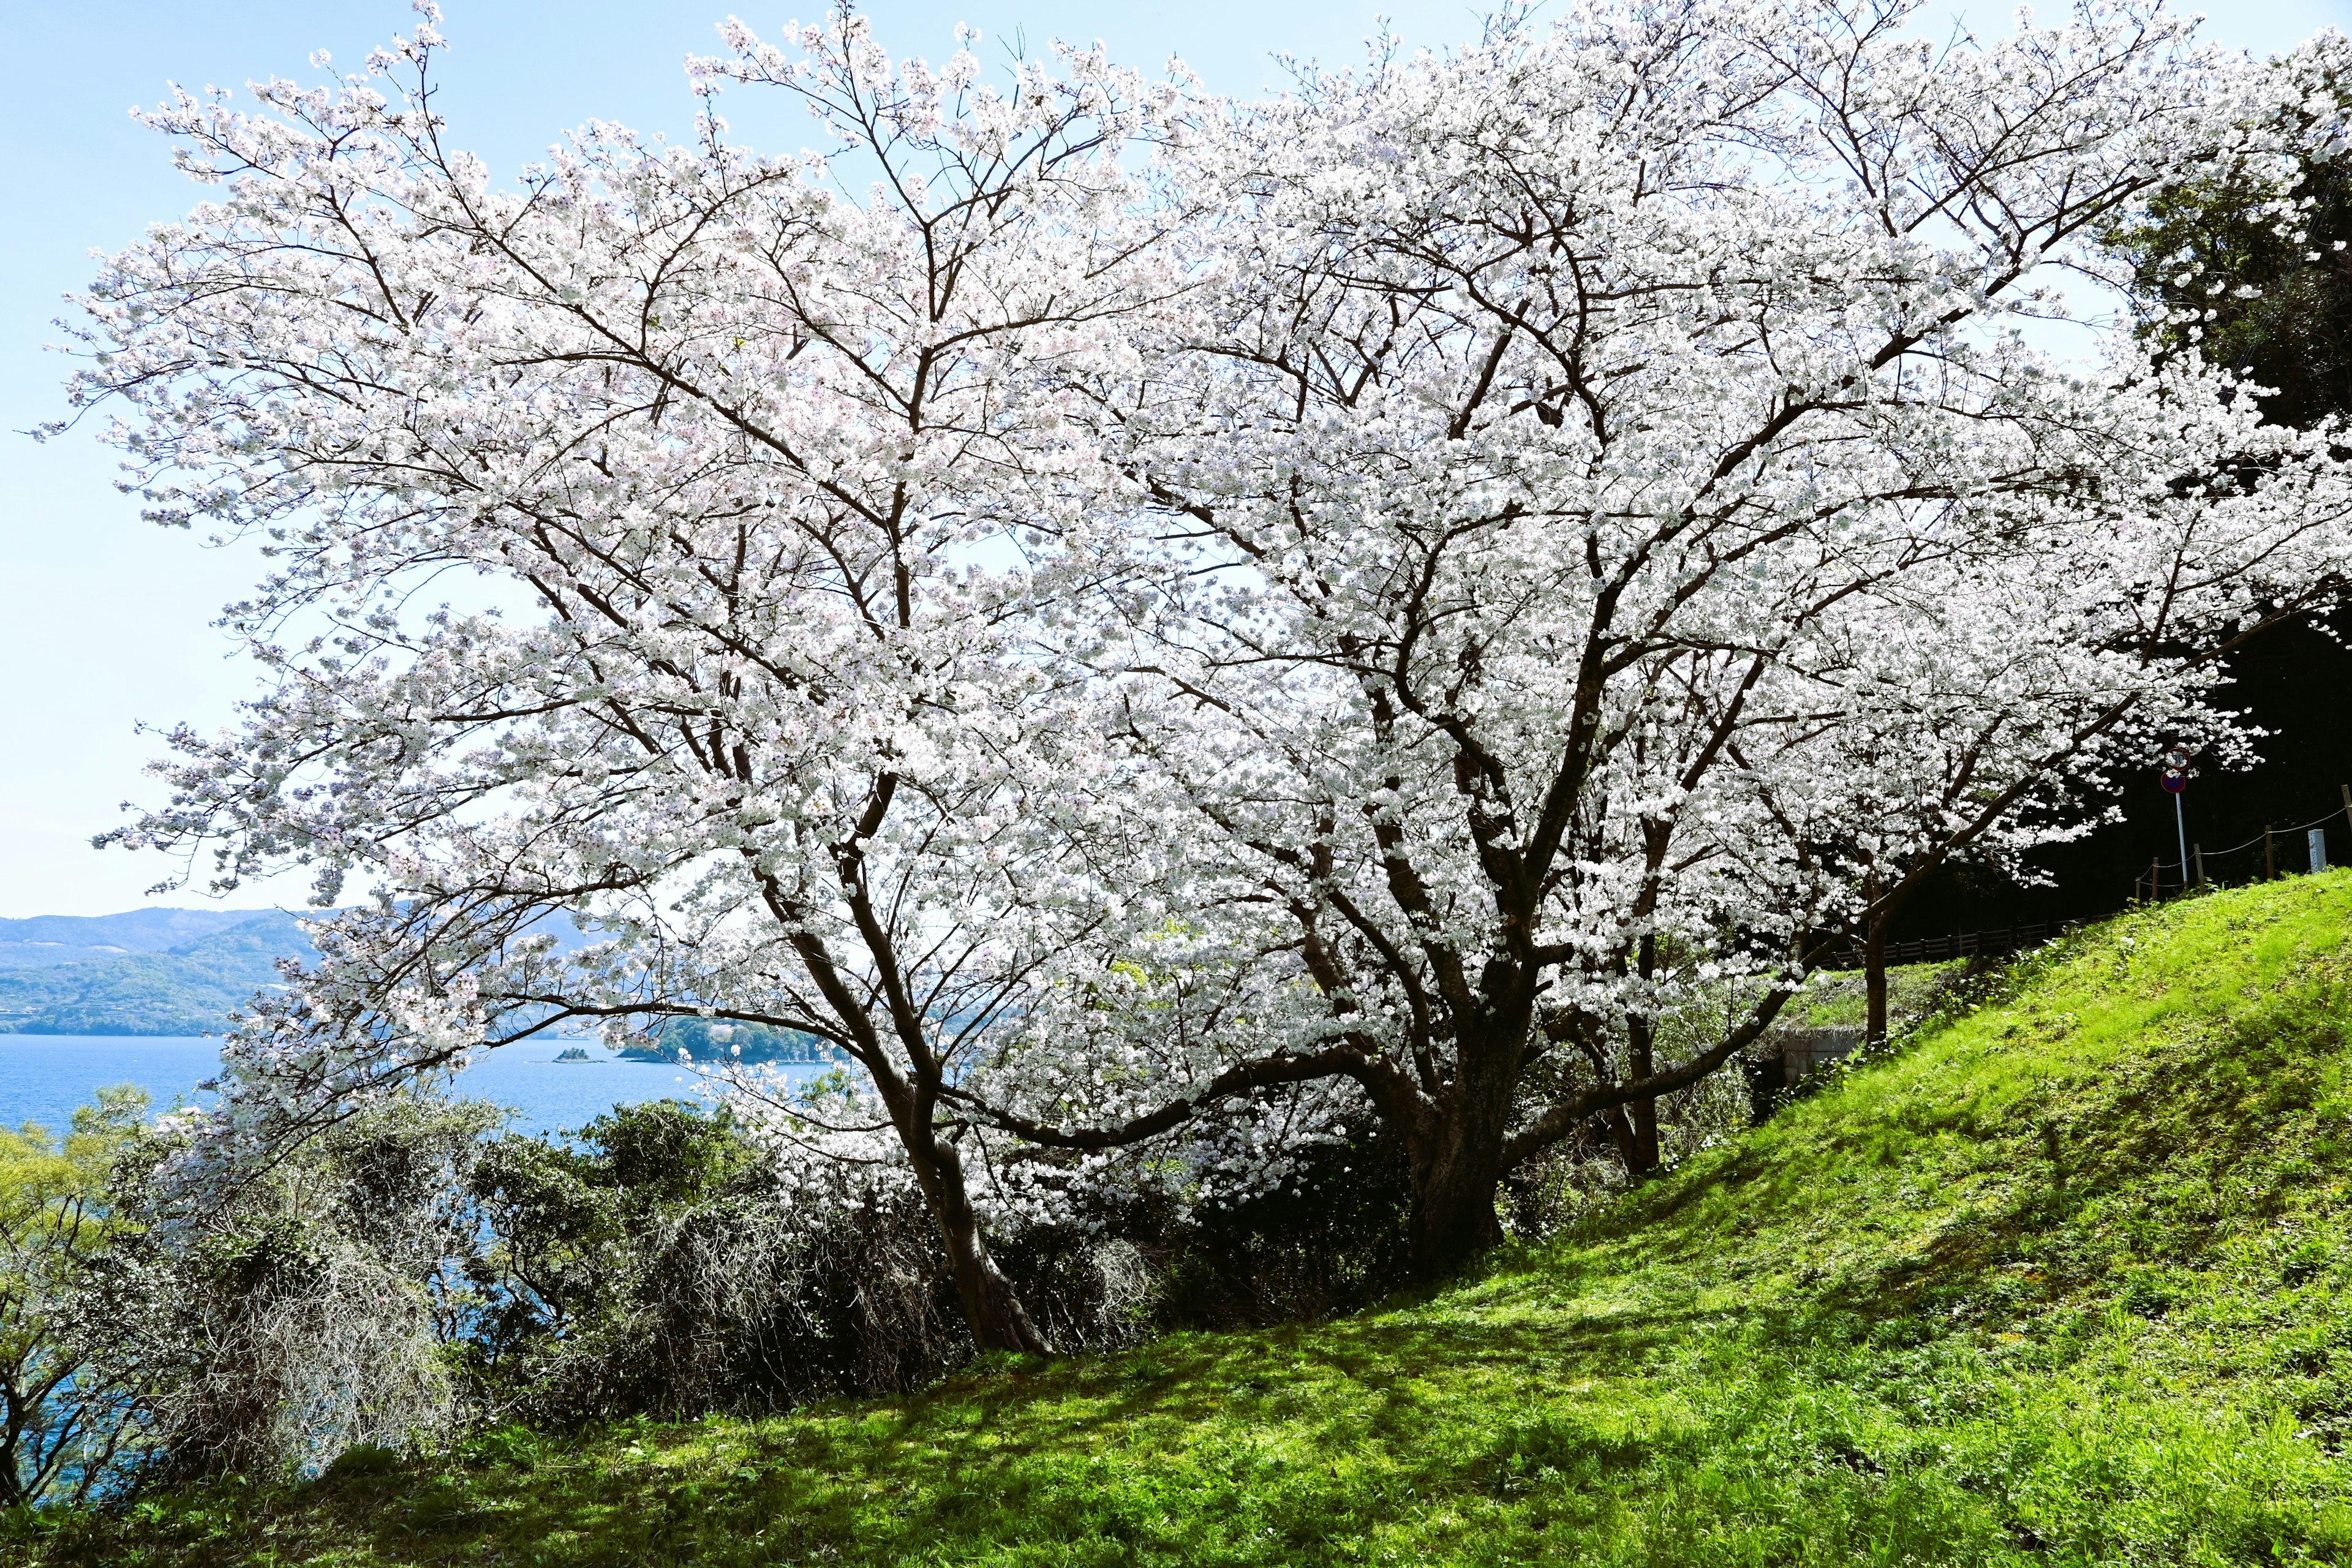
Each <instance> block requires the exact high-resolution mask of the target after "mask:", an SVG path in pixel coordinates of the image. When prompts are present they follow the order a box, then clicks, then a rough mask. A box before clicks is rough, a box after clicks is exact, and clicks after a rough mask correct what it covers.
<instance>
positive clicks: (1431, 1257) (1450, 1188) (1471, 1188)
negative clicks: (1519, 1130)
mask: <svg viewBox="0 0 2352 1568" xmlns="http://www.w3.org/2000/svg"><path fill="white" fill-rule="evenodd" d="M1449 1142H1451V1143H1452V1144H1453V1147H1452V1148H1451V1149H1450V1150H1448V1151H1446V1152H1444V1154H1442V1155H1441V1156H1440V1157H1439V1158H1437V1159H1436V1160H1434V1161H1433V1162H1432V1163H1430V1164H1429V1165H1427V1166H1426V1167H1425V1168H1424V1167H1423V1166H1422V1165H1421V1163H1420V1162H1418V1161H1416V1162H1415V1163H1414V1164H1415V1169H1414V1171H1413V1184H1412V1186H1413V1191H1412V1237H1411V1240H1412V1277H1413V1279H1414V1280H1415V1281H1416V1282H1418V1283H1422V1284H1433V1283H1435V1282H1436V1281H1438V1280H1441V1279H1445V1278H1446V1277H1448V1276H1449V1275H1452V1274H1454V1273H1455V1272H1456V1271H1458V1270H1459V1269H1461V1268H1463V1266H1464V1265H1465V1264H1468V1263H1471V1262H1473V1261H1475V1259H1477V1258H1481V1257H1483V1256H1484V1255H1486V1253H1488V1252H1491V1251H1492V1250H1494V1248H1496V1247H1498V1246H1500V1245H1501V1244H1502V1240H1503V1226H1502V1221H1501V1220H1500V1219H1499V1218H1497V1217H1496V1212H1495V1197H1496V1187H1497V1185H1498V1184H1499V1183H1500V1182H1501V1180H1502V1169H1501V1167H1502V1159H1501V1153H1502V1141H1501V1140H1500V1139H1499V1138H1498V1139H1496V1140H1495V1141H1494V1143H1493V1144H1492V1146H1490V1147H1489V1148H1486V1149H1483V1150H1481V1149H1473V1148H1468V1147H1465V1146H1464V1145H1463V1143H1462V1142H1461V1141H1459V1140H1449Z"/></svg>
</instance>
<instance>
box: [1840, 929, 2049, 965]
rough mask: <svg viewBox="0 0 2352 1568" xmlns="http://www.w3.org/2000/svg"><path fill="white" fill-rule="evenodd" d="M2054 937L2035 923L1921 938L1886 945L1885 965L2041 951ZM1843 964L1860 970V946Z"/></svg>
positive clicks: (1938, 961)
mask: <svg viewBox="0 0 2352 1568" xmlns="http://www.w3.org/2000/svg"><path fill="white" fill-rule="evenodd" d="M2054 934H2055V933H2054V932H2053V931H2052V930H2051V928H2050V927H2049V926H2048V925H2047V924H2045V923H2042V922H2040V921H2037V922H2035V923H2034V924H2032V925H2022V926H2000V927H1996V928H1995V929H1993V930H1990V931H1959V932H1956V933H1955V934H1953V935H1951V936H1931V937H1923V938H1921V939H1920V940H1919V941H1917V942H1888V943H1887V944H1886V962H1887V964H1888V966H1889V967H1892V966H1894V965H1895V964H1898V963H1943V962H1944V961H1946V960H1947V959H1953V958H1976V957H1979V956H1981V955H1983V954H1985V953H1989V952H2024V951H2025V950H2026V949H2027V948H2029V947H2040V946H2041V945H2042V943H2043V942H2048V941H2049V940H2050V939H2051V937H2052V936H2053V935H2054ZM1844 963H1845V967H1846V968H1848V969H1860V968H1861V967H1862V949H1861V947H1860V946H1859V945H1856V946H1854V947H1851V948H1848V949H1847V950H1846V953H1845V960H1844Z"/></svg>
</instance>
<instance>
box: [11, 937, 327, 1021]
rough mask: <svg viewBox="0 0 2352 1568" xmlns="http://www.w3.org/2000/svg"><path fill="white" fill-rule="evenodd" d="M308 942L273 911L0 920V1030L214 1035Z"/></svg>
mask: <svg viewBox="0 0 2352 1568" xmlns="http://www.w3.org/2000/svg"><path fill="white" fill-rule="evenodd" d="M309 952H310V942H309V940H308V939H307V938H306V937H305V936H304V935H303V932H302V927H301V925H300V923H299V921H297V920H296V919H295V917H294V916H292V915H289V914H287V913H285V912H284V911H282V910H258V911H257V910H131V911H129V912H128V913H124V914H119V915H94V916H79V915H37V916H34V917H33V918H31V919H28V920H9V921H0V1033H8V1034H28V1035H201V1034H216V1033H218V1032H219V1031H220V1029H221V1027H222V1026H223V1022H224V1020H225V1019H226V1016H227V1014H228V1012H229V1011H230V1009H232V1008H234V1007H237V1006H240V1005H243V1004H244V1003H245V1002H247V1000H248V999H250V998H251V997H252V995H253V994H254V993H255V992H256V991H257V990H260V989H262V988H263V987H265V986H268V985H272V984H277V983H278V971H277V961H278V959H280V958H287V957H301V956H304V955H307V954H308V953H309Z"/></svg>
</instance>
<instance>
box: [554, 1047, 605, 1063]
mask: <svg viewBox="0 0 2352 1568" xmlns="http://www.w3.org/2000/svg"><path fill="white" fill-rule="evenodd" d="M555 1059H556V1060H557V1061H560V1062H593V1061H594V1060H596V1059H597V1058H594V1057H592V1056H590V1055H589V1054H588V1053H587V1052H586V1051H585V1050H583V1049H582V1048H581V1047H578V1046H573V1047H571V1048H570V1049H568V1050H565V1051H563V1052H562V1053H560V1054H559V1055H558V1056H557V1057H556V1058H555Z"/></svg>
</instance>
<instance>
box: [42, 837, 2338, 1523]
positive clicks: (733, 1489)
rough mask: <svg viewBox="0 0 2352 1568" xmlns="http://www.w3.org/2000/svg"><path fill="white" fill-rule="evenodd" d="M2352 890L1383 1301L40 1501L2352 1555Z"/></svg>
mask: <svg viewBox="0 0 2352 1568" xmlns="http://www.w3.org/2000/svg"><path fill="white" fill-rule="evenodd" d="M2347 917H2352V874H2346V873H2334V874H2329V875H2327V876H2324V877H2318V878H2311V879H2298V880H2296V881H2294V882H2292V883H2286V884H2278V885H2273V886H2271V887H2267V888H2261V889H2244V890H2241V891H2237V892H2231V893H2226V894H2220V895H2217V896H2214V897H2211V898H2209V899H2204V900H2196V901H2192V902H2188V903H2183V904H2179V905H2175V906H2172V907H2170V908H2168V909H2164V910H2156V911H2150V912H2147V913H2144V914H2140V915H2136V916H2132V917H2129V918H2126V919H2125V920H2122V921H2116V922H2114V923H2112V924H2110V925H2108V926H2105V927H2103V928H2100V929H2099V930H2097V931H2093V932H2091V933H2088V934H2087V935H2085V936H2084V937H2081V938H2078V939H2075V940H2074V941H2072V942H2068V943H2065V944H2062V945H2061V946H2060V947H2058V948H2056V949H2053V950H2049V951H2046V952H2043V953H2042V954H2041V955H2038V956H2036V957H2035V958H2033V959H2032V960H2030V961H2028V962H2027V963H2025V964H2024V965H2022V966H2021V969H2020V971H2019V972H2018V973H2017V974H2016V977H2015V979H2014V981H2013V983H2012V984H2011V987H2010V990H2009V993H2008V994H2006V996H2005V997H2004V998H2003V999H2000V1000H1999V1001H1997V1002H1995V1003H1994V1004H1992V1005H1987V1006H1986V1007H1984V1008H1982V1009H1981V1010H1979V1012H1977V1013H1976V1014H1974V1015H1972V1016H1969V1017H1967V1018H1965V1019H1963V1020H1961V1021H1960V1022H1958V1023H1957V1024H1954V1025H1951V1026H1947V1027H1944V1028H1942V1029H1940V1030H1937V1031H1935V1032H1933V1033H1931V1034H1930V1035H1928V1036H1927V1037H1925V1038H1924V1039H1922V1040H1920V1041H1919V1042H1918V1043H1916V1045H1914V1046H1913V1047H1910V1048H1909V1049H1908V1050H1907V1051H1906V1052H1904V1053H1903V1054H1902V1055H1900V1056H1898V1057H1897V1058H1895V1059H1892V1060H1889V1061H1885V1062H1881V1063H1878V1064H1876V1065H1874V1066H1870V1067H1867V1068H1862V1069H1860V1070H1857V1071H1853V1072H1851V1073H1845V1074H1842V1075H1841V1076H1840V1079H1838V1081H1836V1082H1835V1083H1833V1084H1832V1085H1831V1086H1830V1087H1829V1088H1827V1089H1825V1090H1823V1091H1822V1092H1821V1093H1818V1094H1816V1095H1813V1096H1811V1097H1810V1098H1808V1099H1806V1100H1802V1101H1801V1102H1800V1103H1798V1104H1796V1105H1794V1106H1791V1107H1790V1108H1789V1109H1788V1110H1786V1111H1784V1112H1783V1113H1782V1114H1781V1115H1780V1116H1779V1117H1778V1118H1776V1119H1775V1120H1774V1121H1772V1122H1771V1123H1770V1124H1769V1125H1768V1126H1766V1127H1764V1128H1762V1129H1759V1130H1758V1131H1756V1132H1754V1133H1752V1134H1750V1135H1748V1136H1747V1137H1745V1138H1743V1139H1741V1140H1738V1141H1737V1142H1733V1143H1731V1144H1729V1145H1727V1146H1724V1147H1721V1148H1718V1149H1716V1150H1713V1151H1710V1152H1707V1153H1706V1154H1704V1155H1701V1156H1699V1157H1697V1158H1696V1159H1694V1160H1693V1161H1691V1162H1690V1163H1687V1164H1686V1165H1685V1166H1684V1167H1683V1168H1681V1169H1679V1170H1677V1171H1675V1172H1674V1173H1670V1174H1669V1175H1667V1176H1665V1177H1664V1178H1663V1179H1661V1180H1659V1181H1656V1182H1654V1183H1653V1184H1650V1185H1648V1186H1646V1187H1644V1188H1643V1189H1642V1190H1641V1191H1639V1192H1637V1193H1635V1194H1633V1195H1632V1196H1630V1197H1628V1198H1627V1199H1625V1200H1623V1201H1622V1202H1621V1203H1619V1204H1618V1205H1614V1206H1613V1207H1612V1208H1610V1209H1608V1210H1607V1211H1605V1212H1604V1213H1602V1214H1601V1215H1598V1216H1597V1217H1596V1218H1594V1219H1593V1220H1591V1221H1590V1222H1589V1223H1588V1224H1587V1225H1586V1226H1583V1227H1582V1229H1581V1230H1580V1232H1579V1233H1577V1234H1575V1235H1571V1236H1568V1237H1562V1238H1560V1239H1559V1240H1558V1241H1556V1242H1553V1243H1551V1244H1549V1245H1548V1246H1546V1247H1541V1248H1536V1249H1529V1250H1526V1251H1523V1252H1518V1253H1515V1254H1512V1255H1509V1256H1507V1257H1506V1258H1502V1259H1500V1260H1498V1261H1497V1263H1496V1265H1495V1267H1494V1268H1492V1269H1491V1270H1490V1271H1489V1272H1488V1273H1487V1274H1486V1275H1485V1276H1484V1277H1482V1278H1480V1279H1476V1280H1475V1281H1472V1282H1469V1283H1466V1284H1465V1285H1463V1286H1461V1287H1459V1288H1456V1289H1453V1290H1450V1291H1446V1292H1444V1293H1441V1294H1437V1295H1435V1296H1433V1297H1431V1298H1429V1299H1427V1300H1421V1301H1417V1302H1400V1303H1396V1304H1392V1305H1391V1307H1390V1308H1389V1309H1388V1310H1382V1311H1379V1312H1374V1313H1369V1314H1366V1315H1364V1316H1361V1317H1359V1318H1355V1319H1351V1320H1348V1321H1341V1322H1337V1323H1327V1324H1318V1325H1311V1326H1301V1327H1297V1328H1290V1329H1283V1330H1276V1331H1266V1332H1260V1333H1253V1334H1226V1335H1205V1334H1180V1335H1175V1336H1171V1337H1170V1338H1168V1339H1165V1340H1161V1341H1159V1342H1155V1343H1153V1344H1151V1345H1150V1346H1148V1347H1146V1348H1144V1349H1142V1350H1140V1351H1138V1352H1132V1353H1129V1354H1127V1355H1123V1356H1117V1357H1110V1358H1106V1359H1102V1360H1096V1361H1084V1362H1074V1363H1055V1364H1051V1365H1045V1364H1042V1363H1037V1364H1030V1365H1025V1366H1024V1365H1021V1364H1015V1363H997V1364H993V1365H991V1366H989V1367H987V1368H984V1369H979V1370H976V1371H974V1372H973V1373H968V1374H966V1375H963V1376H961V1377H958V1378H955V1379H953V1380H950V1381H949V1382H948V1383H945V1384H941V1385H940V1386H938V1387H936V1388H933V1389H931V1390H929V1391H927V1392H925V1393H923V1394H919V1395H917V1396H912V1397H907V1398H900V1399H895V1400H885V1401H866V1402H861V1403H841V1404H835V1405H825V1406H821V1407H817V1408H814V1409H812V1410H808V1411H804V1412H802V1413H799V1414H796V1415H789V1416H782V1417H778V1418H774V1419H769V1420H763V1421H733V1420H708V1421H702V1422H696V1423H689V1424H684V1425H658V1424H652V1423H640V1424H635V1425H627V1426H615V1427H610V1428H605V1429H602V1430H599V1431H596V1432H594V1433H592V1434H588V1435H584V1436H579V1437H576V1438H566V1437H547V1436H532V1435H530V1434H526V1433H521V1432H513V1431H509V1432H501V1433H496V1434H492V1435H490V1436H488V1437H486V1438H482V1439H478V1440H477V1441H476V1442H475V1443H473V1444H472V1445H470V1446H469V1447H467V1449H466V1450H465V1451H464V1452H463V1453H462V1454H461V1455H458V1456H455V1457H453V1458H449V1459H447V1460H446V1461H443V1462H438V1463H422V1462H420V1463H415V1464H411V1465H408V1466H405V1467H403V1468H397V1469H394V1470H393V1471H391V1472H390V1473H386V1474H380V1475H373V1476H368V1475H351V1476H344V1477H336V1478H330V1479H327V1480H324V1481H321V1482H319V1483H315V1484H312V1485H307V1486H274V1485H258V1484H243V1483H238V1484H226V1485H221V1486H216V1487H211V1488H206V1489H194V1490H187V1491H182V1492H177V1493H173V1494H170V1495H166V1496H159V1497H155V1498H152V1499H150V1500H147V1501H146V1502H143V1503H142V1504H141V1505H139V1506H138V1507H137V1508H136V1509H135V1510H132V1511H131V1513H130V1514H129V1515H128V1516H126V1517H122V1518H116V1519H107V1518H97V1517H91V1518H68V1519H61V1520H53V1521H41V1522H37V1523H36V1522H34V1521H19V1522H18V1523H17V1524H16V1526H15V1527H14V1533H13V1534H0V1549H5V1550H8V1551H13V1552H15V1553H16V1555H17V1556H18V1557H19V1558H20V1559H21V1560H24V1561H26V1562H28V1563H43V1564H48V1563H118V1564H125V1565H130V1564H140V1563H158V1564H160V1563H174V1564H178V1563H190V1564H193V1563H222V1564H227V1563H240V1564H262V1563H268V1564H290V1563H354V1564H357V1563H543V1564H549V1565H557V1564H562V1565H566V1568H569V1565H573V1564H578V1565H583V1568H584V1565H587V1564H602V1563H723V1564H737V1563H742V1564H751V1563H995V1564H1040V1565H1043V1564H1055V1565H1063V1564H1073V1565H1075V1564H1097V1563H1100V1564H1110V1563H1121V1564H1125V1563H1170V1564H1175V1563H1183V1564H1218V1563H1267V1564H1274V1563H1281V1564H1322V1563H1538V1562H1540V1563H1624V1564H1636V1563H1643V1564H1660V1565H1664V1564H1696V1563H1755V1564H1766V1563H1769V1564H1785V1563H2001V1562H2017V1563H2027V1562H2031V1563H2283V1562H2299V1561H2334V1560H2339V1559H2341V1558H2344V1557H2346V1556H2352V1505H2347V1501H2346V1498H2347V1493H2352V1487H2347V1481H2352V1476H2348V1475H2347V1466H2346V1464H2345V1463H2344V1460H2343V1458H2342V1445H2343V1444H2344V1442H2345V1441H2346V1439H2347V1436H2352V1310H2347V1308H2346V1307H2344V1306H2343V1305H2341V1304H2340V1303H2339V1298H2340V1293H2341V1291H2342V1288H2343V1287H2344V1285H2345V1284H2346V1283H2347V1277H2352V1228H2347V1215H2352V1077H2347V1068H2348V1067H2352V1048H2348V1047H2347V1022H2352V949H2347V945H2346V942H2345V935H2346V929H2347Z"/></svg>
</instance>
